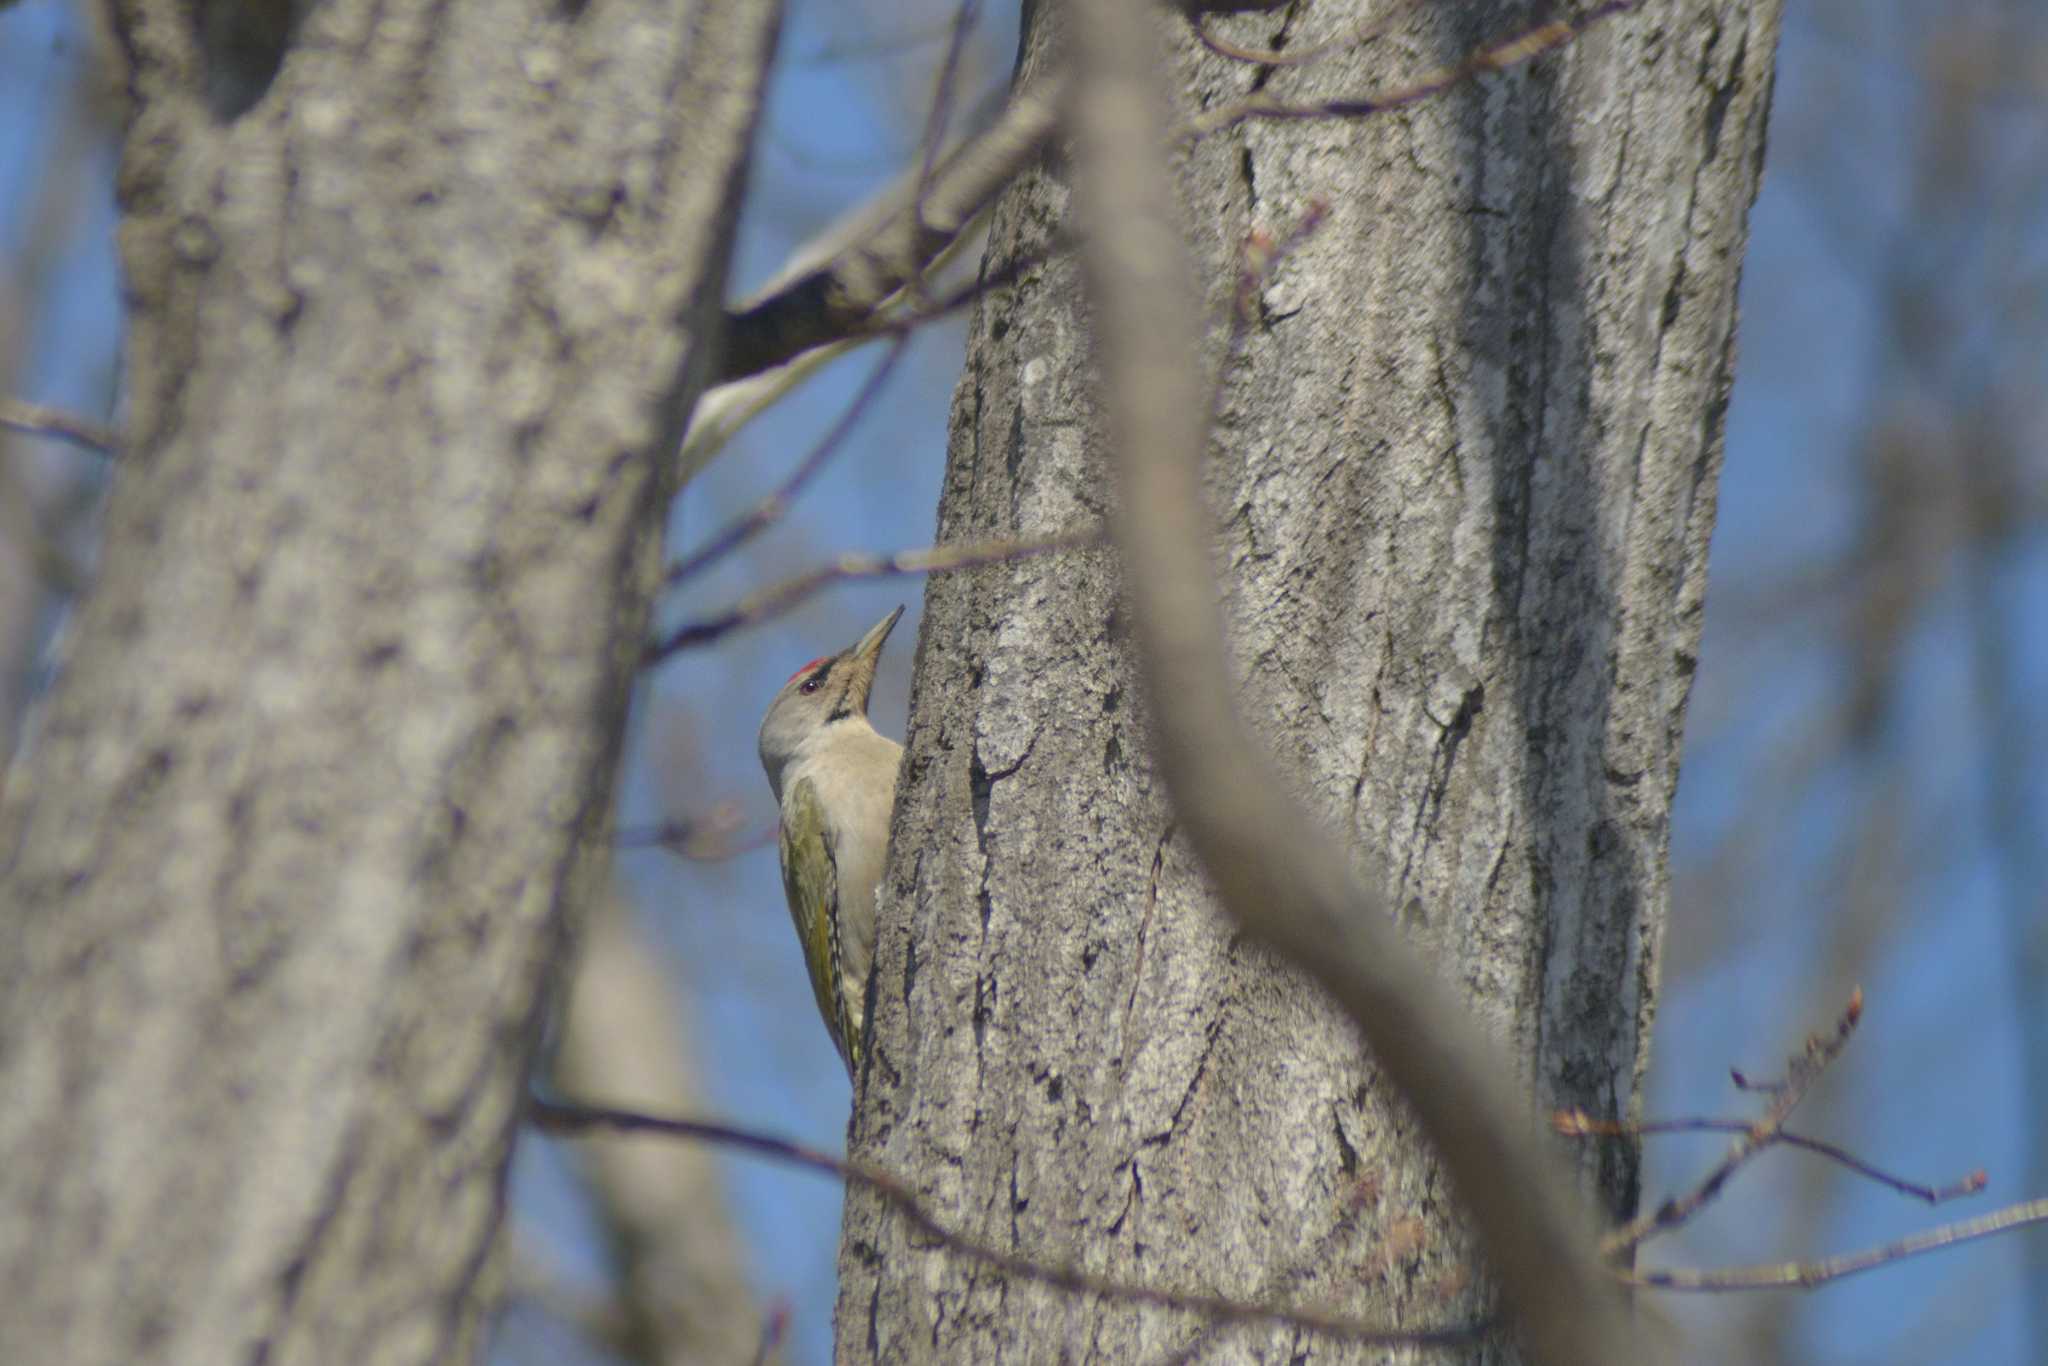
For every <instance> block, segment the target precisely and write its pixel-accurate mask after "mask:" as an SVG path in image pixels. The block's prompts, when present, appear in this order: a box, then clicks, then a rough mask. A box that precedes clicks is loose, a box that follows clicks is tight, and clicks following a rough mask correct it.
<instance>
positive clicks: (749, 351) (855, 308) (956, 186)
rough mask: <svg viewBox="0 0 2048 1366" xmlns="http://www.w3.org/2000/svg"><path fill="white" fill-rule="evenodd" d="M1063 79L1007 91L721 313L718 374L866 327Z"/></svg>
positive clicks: (1020, 158)
mask: <svg viewBox="0 0 2048 1366" xmlns="http://www.w3.org/2000/svg"><path fill="white" fill-rule="evenodd" d="M1065 88H1066V86H1065V81H1064V79H1062V78H1060V77H1051V78H1047V79H1044V80H1040V81H1035V82H1033V83H1032V84H1030V85H1028V86H1025V87H1024V88H1023V89H1021V90H1019V91H1017V93H1016V94H1014V95H1012V96H1011V97H1010V101H1009V103H1008V104H1006V105H1005V106H1004V107H1003V112H1002V113H1001V115H999V116H998V117H997V119H996V122H995V123H994V124H993V125H991V126H990V127H989V128H988V129H987V130H986V131H984V132H982V133H980V134H978V135H977V136H975V137H972V138H969V139H967V140H966V141H965V142H963V143H962V144H961V145H960V146H959V147H958V148H956V149H955V150H953V151H952V152H950V153H948V154H946V155H945V156H943V157H941V158H939V159H938V161H937V164H936V165H935V166H934V167H933V168H932V169H931V171H930V173H929V175H928V176H926V175H922V174H917V175H912V176H911V177H909V179H908V183H904V182H899V183H897V184H896V185H894V186H892V187H891V188H890V189H889V190H887V191H885V192H884V193H883V194H882V195H880V196H878V197H877V199H876V200H875V201H874V203H873V205H872V206H871V207H870V208H868V209H864V210H862V211H861V212H860V213H859V214H857V215H855V216H854V219H853V226H852V227H850V228H849V230H848V231H849V234H850V235H852V240H851V241H850V242H849V243H848V244H847V245H846V246H844V247H843V248H842V249H840V250H838V251H836V252H834V253H833V254H832V255H831V257H830V258H829V259H828V260H826V261H825V262H823V263H822V264H820V265H818V266H816V267H815V268H813V269H810V270H808V271H805V272H803V273H802V274H799V275H797V276H796V277H795V278H793V279H789V280H787V281H784V282H782V283H779V284H778V285H776V286H775V287H774V288H773V290H772V291H770V292H769V293H768V294H766V295H765V296H763V297H760V298H757V299H756V300H754V301H753V302H751V303H749V304H747V305H746V306H745V307H743V308H740V309H739V310H737V311H736V312H734V313H733V314H732V316H731V318H730V321H729V329H728V337H727V346H726V353H725V368H724V373H723V375H722V378H723V379H725V380H737V379H743V378H745V377H747V376H749V375H754V374H758V373H760V372H761V371H763V370H767V369H771V368H773V367H775V366H778V365H782V364H785V363H786V362H788V361H790V360H792V359H793V358H795V357H797V356H799V355H801V354H802V353H803V352H805V351H807V350H809V349H811V348H812V347H815V346H821V345H824V344H827V343H829V342H833V341H837V340H840V339H841V338H844V337H847V336H852V335H855V334H857V333H861V332H865V331H869V330H872V324H873V323H874V320H875V318H876V316H877V315H878V313H879V312H880V310H881V309H882V308H883V306H884V305H885V304H886V303H887V302H888V301H889V300H890V299H891V298H892V297H893V296H895V295H896V294H897V293H898V292H899V291H901V290H903V289H904V288H905V287H906V286H908V285H910V284H912V283H913V282H915V281H916V280H918V279H919V278H920V277H922V276H923V275H925V274H927V273H928V269H929V267H930V266H931V265H932V263H933V262H934V261H935V260H936V259H937V258H938V257H939V255H940V254H941V253H942V252H943V251H944V250H945V249H946V248H947V247H949V246H950V245H952V244H953V243H955V242H957V241H958V240H959V239H960V238H961V236H962V235H963V234H964V233H965V232H966V230H967V228H968V226H969V225H970V224H971V223H972V222H973V221H974V219H975V217H976V216H977V215H978V214H979V213H980V212H981V210H982V208H983V207H984V206H985V205H986V204H988V203H989V201H991V200H993V199H994V198H995V196H996V194H997V193H998V192H999V191H1000V190H1001V189H1002V188H1003V187H1004V186H1005V185H1007V184H1009V183H1010V180H1011V178H1012V177H1014V176H1015V175H1016V173H1017V172H1018V171H1019V170H1021V169H1022V168H1023V167H1024V166H1026V165H1028V164H1029V163H1030V162H1031V160H1032V159H1033V158H1035V157H1036V156H1038V154H1039V153H1040V151H1041V150H1042V149H1043V148H1044V146H1045V144H1046V143H1047V142H1048V141H1049V140H1050V139H1051V138H1052V135H1053V130H1054V129H1055V127H1056V126H1057V125H1058V116H1059V107H1060V104H1061V101H1062V100H1063V98H1064V92H1065Z"/></svg>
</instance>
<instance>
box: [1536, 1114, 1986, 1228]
mask: <svg viewBox="0 0 2048 1366" xmlns="http://www.w3.org/2000/svg"><path fill="white" fill-rule="evenodd" d="M1551 1127H1552V1128H1553V1129H1556V1130H1557V1131H1558V1132H1559V1133H1560V1134H1563V1135H1564V1136H1565V1137H1567V1138H1595V1137H1600V1138H1619V1137H1632V1138H1634V1137H1655V1136H1657V1135H1661V1134H1747V1133H1749V1132H1751V1131H1752V1130H1753V1129H1754V1128H1755V1127H1756V1126H1755V1124H1754V1123H1753V1122H1752V1121H1750V1120H1746V1119H1661V1120H1648V1121H1644V1122H1642V1123H1636V1124H1631V1123H1629V1122H1627V1121H1623V1120H1605V1119H1595V1118H1594V1117H1593V1116H1591V1115H1589V1114H1587V1113H1586V1112H1585V1111H1584V1110H1561V1111H1559V1112H1558V1113H1557V1114H1555V1115H1553V1116H1552V1117H1551ZM1769 1142H1771V1143H1781V1144H1783V1145H1784V1146H1786V1147H1788V1148H1797V1149H1799V1150H1800V1151H1801V1152H1808V1153H1812V1154H1813V1155H1814V1156H1816V1157H1823V1158H1826V1159H1827V1160H1828V1161H1830V1162H1833V1163H1835V1164H1836V1165H1838V1166H1841V1167H1845V1168H1847V1169H1848V1170H1850V1171H1852V1172H1854V1173H1856V1174H1857V1175H1858V1176H1861V1177H1866V1178H1868V1179H1869V1180H1872V1181H1875V1182H1877V1183H1878V1184H1879V1185H1881V1186H1888V1187H1890V1188H1891V1189H1892V1190H1895V1191H1897V1192H1898V1193H1899V1194H1901V1195H1909V1196H1912V1197H1913V1198H1914V1199H1916V1200H1924V1201H1926V1202H1927V1203H1928V1204H1930V1205H1939V1204H1944V1203H1946V1202H1948V1201H1950V1200H1958V1199H1961V1198H1962V1197H1963V1196H1966V1195H1975V1194H1976V1193H1977V1192H1979V1191H1981V1190H1983V1189H1984V1187H1985V1185H1986V1184H1988V1182H1989V1181H1990V1178H1989V1177H1988V1176H1986V1175H1985V1174H1984V1170H1983V1168H1981V1167H1980V1168H1978V1169H1977V1170H1976V1171H1973V1172H1971V1173H1970V1174H1969V1175H1968V1176H1965V1177H1963V1178H1961V1179H1960V1180H1957V1181H1951V1182H1949V1183H1948V1184H1947V1185H1945V1186H1927V1185H1922V1184H1920V1183H1919V1182H1916V1181H1908V1180H1906V1178H1904V1177H1903V1176H1895V1175H1893V1174H1892V1173H1890V1172H1888V1171H1886V1170H1885V1169H1884V1168H1882V1167H1880V1166H1877V1165H1876V1164H1875V1163H1872V1162H1866V1161H1865V1160H1864V1159H1862V1158H1860V1157H1858V1156H1856V1154H1854V1153H1852V1152H1850V1151H1849V1150H1848V1149H1847V1148H1844V1147H1842V1146H1840V1145H1839V1144H1835V1143H1829V1142H1826V1141H1825V1140H1823V1139H1818V1138H1808V1137H1807V1136H1806V1135H1804V1134H1796V1133H1793V1132H1792V1131H1791V1130H1790V1129H1780V1130H1778V1131H1777V1132H1776V1133H1775V1134H1773V1135H1771V1137H1770V1139H1769Z"/></svg>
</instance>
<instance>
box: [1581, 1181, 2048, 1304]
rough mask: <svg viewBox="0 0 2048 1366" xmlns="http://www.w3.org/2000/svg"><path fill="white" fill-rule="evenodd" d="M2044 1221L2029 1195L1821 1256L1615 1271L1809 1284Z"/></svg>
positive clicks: (2043, 1205)
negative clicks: (1709, 1266) (1891, 1239)
mask: <svg viewBox="0 0 2048 1366" xmlns="http://www.w3.org/2000/svg"><path fill="white" fill-rule="evenodd" d="M2042 1223H2048V1200H2029V1201H2027V1202H2025V1203H2024V1204H2018V1205H2007V1206H2006V1207H2005V1208H2004V1209H1999V1210H1993V1211H1992V1212H1991V1213H1989V1214H1985V1215H1980V1216H1978V1217H1977V1218H1975V1219H1963V1220H1959V1221H1958V1222H1956V1223H1953V1224H1943V1225H1942V1226H1941V1227H1939V1228H1932V1229H1928V1230H1927V1231H1926V1232H1925V1233H1915V1234H1911V1235H1909V1236H1907V1237H1904V1238H1900V1239H1897V1240H1896V1241H1894V1242H1889V1243H1883V1244H1880V1245H1879V1246H1876V1247H1868V1248H1864V1249H1863V1250H1861V1251H1859V1252H1845V1253H1843V1254H1842V1255H1840V1256H1838V1257H1825V1258H1822V1259H1821V1260H1819V1261H1813V1262H1775V1263H1769V1264H1765V1265H1761V1266H1731V1267H1722V1268H1719V1269H1715V1270H1702V1271H1694V1270H1689V1269H1686V1268H1683V1267H1651V1268H1646V1269H1642V1270H1636V1271H1625V1270H1618V1271H1617V1272H1616V1274H1617V1275H1619V1276H1620V1277H1621V1278H1622V1279H1623V1280H1625V1281H1627V1282H1629V1283H1630V1284H1631V1285H1640V1286H1647V1287H1649V1288H1651V1289H1654V1290H1706V1291H1729V1290H1811V1289H1813V1288H1814V1287H1815V1286H1818V1285H1826V1284H1827V1283H1828V1282H1829V1281H1838V1280H1840V1279H1842V1278H1843V1277H1844V1276H1854V1275H1856V1274H1857V1273H1859V1272H1863V1271H1871V1270H1874V1269H1876V1268H1877V1267H1880V1266H1886V1265H1889V1264H1890V1263H1892V1262H1897V1261H1902V1260H1904V1259H1905V1258H1907V1257H1917V1256H1920V1255H1921V1254H1922V1253H1927V1252H1935V1251H1939V1250H1940V1249H1942V1248H1946V1247H1954V1246H1956V1245H1957V1244H1958V1243H1967V1242H1971V1241H1974V1240H1975V1239H1978V1238H1989V1237H1990V1236H1991V1235H1992V1234H1994V1233H2004V1232H2006V1231H2007V1230H2009V1229H2016V1228H2025V1227H2026V1226H2028V1225H2029V1224H2042Z"/></svg>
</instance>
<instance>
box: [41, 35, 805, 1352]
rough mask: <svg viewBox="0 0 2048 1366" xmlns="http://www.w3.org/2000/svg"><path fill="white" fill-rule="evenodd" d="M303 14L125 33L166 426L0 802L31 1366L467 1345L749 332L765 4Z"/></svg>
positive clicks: (127, 482) (139, 237)
mask: <svg viewBox="0 0 2048 1366" xmlns="http://www.w3.org/2000/svg"><path fill="white" fill-rule="evenodd" d="M291 8H292V11H293V12H294V15H295V17H296V16H297V14H298V12H299V11H301V10H302V11H303V18H302V20H300V21H299V23H298V27H297V28H296V29H295V30H289V31H288V30H279V29H274V28H266V27H265V26H264V25H263V23H261V22H260V21H261V20H262V19H263V18H264V16H266V15H269V16H273V17H275V16H278V15H283V14H285V13H286V12H287V7H285V6H256V5H249V6H234V5H230V4H225V3H223V4H217V5H210V6H203V7H201V10H202V12H203V14H204V18H205V31H204V35H203V39H202V36H200V35H196V34H195V33H194V32H193V31H192V29H191V19H190V17H189V16H190V15H191V13H192V12H193V11H192V10H191V8H190V7H189V6H186V5H183V4H179V3H173V2H172V0H131V3H128V4H125V5H123V6H122V7H121V12H120V14H119V16H118V22H119V24H120V25H121V28H122V32H123V39H124V42H125V44H126V47H127V51H128V55H129V59H130V61H131V63H132V72H131V78H132V79H131V86H132V90H133V93H134V96H135V98H136V104H135V107H134V109H133V115H132V117H133V122H132V125H131V127H130V130H129V136H128V143H127V148H126V154H125V157H124V161H123V165H122V170H121V185H120V194H121V201H122V208H123V212H124V218H123V223H122V229H121V233H122V237H121V245H122V253H123V260H124V265H125V269H126V286H127V290H128V297H129V301H130V308H131V322H132V330H131V334H130V339H129V355H130V361H131V367H130V374H129V397H130V407H131V428H130V432H129V442H128V446H127V452H126V454H125V455H124V456H123V457H122V464H121V467H120V473H119V477H118V479H117V481H116V485H115V489H114V493H113V495H112V501H111V504H110V506H109V508H108V510H107V519H106V538H105V555H104V560H103V563H102V567H101V571H100V576H99V582H98V583H97V585H96V586H95V588H94V589H93V591H92V593H91V595H90V597H89V599H88V600H87V601H86V603H85V604H84V606H83V607H82V608H81V610H80V612H79V614H78V617H77V619H76V620H75V622H74V623H73V624H72V626H71V628H70V637H69V641H68V648H67V650H66V658H65V661H64V669H63V675H62V678H61V681H60V683H59V685H58V687H57V688H56V690H55V692H54V694H53V695H52V697H51V698H50V699H49V700H48V702H47V704H46V707H45V710H44V712H43V714H42V715H41V717H40V719H39V723H38V724H37V726H36V727H35V729H34V730H33V731H32V733H31V734H30V736H29V738H28V740H27V742H26V746H25V749H24V753H23V755H22V757H21V759H20V761H19V763H18V766H17V769H16V771H15V773H14V774H12V775H11V777H10V780H9V782H8V784H7V790H6V797H5V805H4V806H0V917H4V923H5V925H6V933H5V935H4V936H0V1094H5V1095H6V1097H7V1104H6V1106H5V1107H0V1281H4V1282H5V1284H6V1285H7V1287H8V1291H7V1306H6V1312H5V1313H4V1314H0V1360H6V1361H10V1362H12V1361H20V1362H29V1361H63V1362H66V1363H74V1364H87V1363H102V1362H104V1363H129V1362H138V1361H149V1362H152V1363H177V1362H203V1363H208V1366H213V1364H214V1363H220V1362H228V1361H258V1360H261V1361H270V1362H293V1361H361V1362H370V1361H376V1362H411V1361H419V1362H425V1361H449V1360H461V1359H464V1358H465V1357H466V1356H467V1355H468V1354H469V1353H470V1352H471V1350H472V1349H473V1347H474V1345H475V1343H476V1341H477V1337H478V1333H477V1329H478V1325H479V1322H480V1311H481V1310H482V1309H483V1307H484V1306H485V1305H486V1304H487V1302H488V1300H489V1298H490V1291H489V1283H490V1280H491V1277H490V1276H489V1274H488V1272H489V1268H490V1265H491V1251H492V1247H493V1244H494V1234H495V1232H496V1229H497V1226H498V1223H499V1215H500V1212H501V1208H502V1203H503V1185H504V1174H505V1165H506V1156H507V1153H508V1151H509V1148H510V1143H511V1138H512V1134H513V1132H514V1130H515V1126H516V1124H517V1121H518V1117H519V1112H520V1108H521V1100H522V1093H523V1087H524V1081H525V1076H526V1068H527V1064H528V1061H529V1056H530V1053H531V1045H532V1041H533V1038H534V1034H535V1030H534V1025H535V1022H536V1020H537V1019H538V1017H539V1009H540V1004H541V1002H542V998H543V994H544V988H545V986H546V984H547V983H548V981H549V979H550V976H551V974H552V973H553V971H554V969H555V966H556V964H557V962H558V960H559V958H560V956H561V954H560V946H561V942H562V939H563V936H564V934H565V933H566V932H567V930H568V929H569V928H570V924H571V917H572V916H573V914H574V911H575V909H576V907H577V906H578V905H579V904H580V903H581V902H582V901H583V900H584V899H586V898H587V897H588V896H590V895H592V894H594V893H595V892H596V891H598V890H599V889H600V888H601V886H602V883H603V874H604V872H605V870H606V865H607V862H608V858H609V848H608V843H609V838H608V837H609V828H610V821H609V808H610V800H611V790H612V780H613V769H614V764H615V760H616V757H617V754H618V749H619V742H620V734H621V725H622V721H623V716H624V711H625V705H626V699H627V695H628V689H629V687H630V685H631V683H632V680H633V677H634V675H635V672H636V669H637V667H638V661H639V655H640V650H641V642H642V638H643V624H644V622H645V619H646V612H647V603H648V599H649V596H650V594H651V591H652V587H653V584H654V582H655V580H656V578H657V576H658V573H659V561H660V533H661V524H662V520H663V513H664V510H665V508H666V506H667V495H668V493H669V490H668V488H667V487H666V485H667V483H668V479H667V477H666V473H665V470H666V464H665V457H666V455H667V453H668V452H670V451H671V450H672V449H673V447H674V442H675V439H676V437H677V435H678V433H679V431H680V429H681V425H682V421H683V418H684V416H685V414H686V412H687V409H688V407H689V404H690V403H691V401H692V400H693V399H694V397H695V395H696V393H697V392H698V390H699V389H700V387H701V385H702V382H703V380H704V377H705V376H706V375H707V374H709V373H711V372H712V368H713V367H714V365H715V362H716V357H715V355H714V354H713V352H714V351H715V340H716V316H715V310H716V309H717V307H718V304H719V301H720V293H721V288H722V284H723V277H724V263H725V257H726V249H727V242H728V239H729V237H730V228H731V220H732V209H733V206H734V204H735V202H736V198H737V193H738V185H739V180H740V175H741V171H742V169H743V166H744V157H745V151H746V144H747V138H748V136H749V134H750V132H751V129H752V125H753V121H754V117H755V111H756V107H757V104H758V100H759V93H760V83H761V80H762V74H763V71H764V68H765V66H766V63H767V60H768V56H769V52H770V49H771V47H772V42H773V33H774V25H775V18H776V14H775V8H776V7H775V6H774V5H773V4H772V3H770V2H769V0H758V3H750V4H739V3H734V4H710V3H691V2H690V0H669V2H668V3H661V4H654V5H648V6H642V7H639V8H633V7H629V6H626V5H625V4H623V3H621V0H594V2H593V3H589V4H582V3H568V4H555V3H513V4H510V5H507V4H472V3H455V4H452V5H450V4H429V3H425V2H424V0H383V3H379V4H371V3H368V2H367V0H327V2H326V3H322V4H320V5H317V6H306V7H291ZM235 22H252V23H253V27H244V28H239V29H238V28H235V27H234V23H235ZM230 30H232V31H230ZM280 58H282V63H281V65H280V64H279V59H280Z"/></svg>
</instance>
